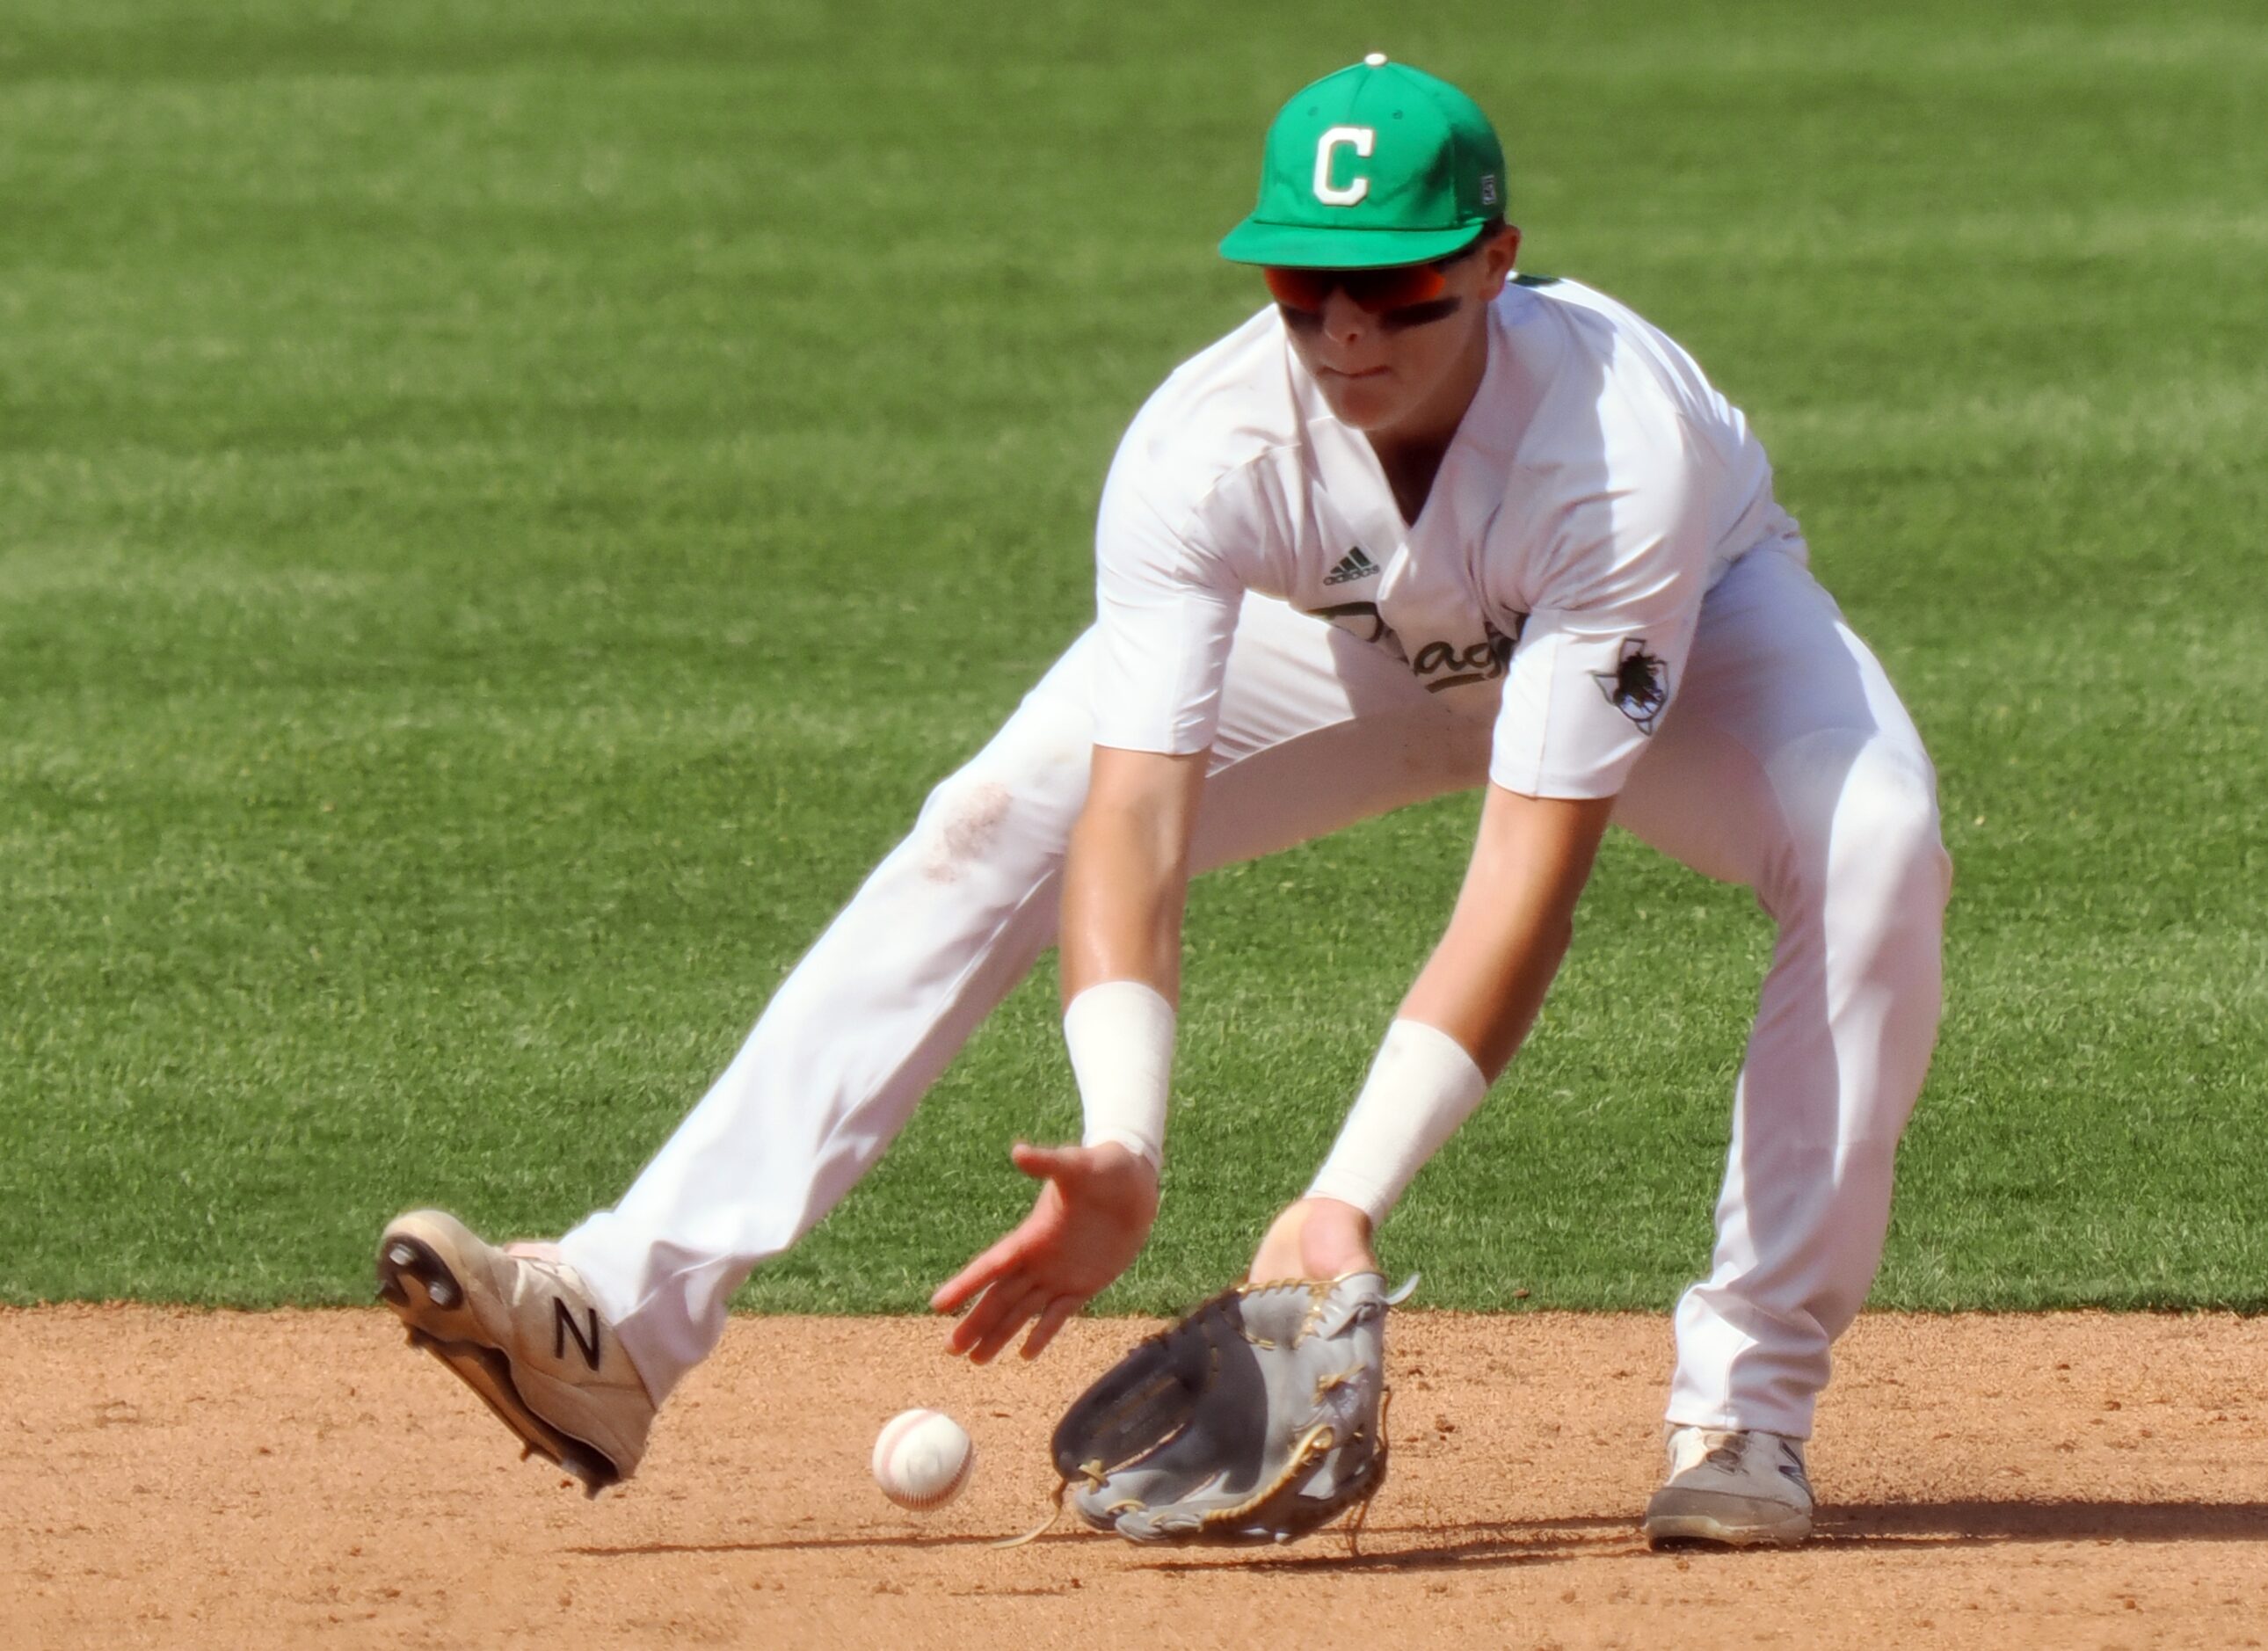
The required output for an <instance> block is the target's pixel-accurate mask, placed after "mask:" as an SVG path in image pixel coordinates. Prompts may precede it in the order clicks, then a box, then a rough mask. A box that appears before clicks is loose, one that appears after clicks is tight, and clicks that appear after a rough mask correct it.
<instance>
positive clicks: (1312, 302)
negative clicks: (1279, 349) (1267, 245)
mask: <svg viewBox="0 0 2268 1651" xmlns="http://www.w3.org/2000/svg"><path fill="white" fill-rule="evenodd" d="M1443 262H1447V260H1444V261H1443ZM1260 273H1261V275H1262V276H1263V277H1264V278H1265V279H1266V281H1267V283H1268V291H1270V293H1272V294H1274V295H1275V299H1276V301H1277V302H1278V304H1281V305H1282V306H1284V307H1285V308H1286V309H1293V310H1307V311H1310V312H1320V311H1321V310H1322V307H1323V305H1324V303H1325V302H1326V301H1327V300H1328V299H1329V298H1330V296H1331V289H1332V288H1334V287H1336V288H1337V289H1338V290H1339V291H1342V292H1344V293H1345V294H1346V295H1347V299H1348V301H1349V302H1351V303H1352V304H1353V305H1354V306H1355V307H1356V308H1357V309H1359V310H1360V311H1361V312H1362V313H1364V314H1366V315H1383V314H1385V313H1387V312H1388V311H1389V310H1401V309H1408V308H1409V307H1410V306H1411V305H1413V304H1424V303H1426V302H1428V301H1429V300H1431V299H1437V298H1440V296H1441V293H1442V291H1444V290H1445V289H1446V288H1447V286H1448V284H1449V282H1448V277H1447V276H1444V275H1443V274H1442V273H1441V265H1440V264H1439V263H1410V264H1396V265H1395V266H1394V267H1393V268H1392V269H1287V268H1285V267H1284V266H1282V265H1278V264H1270V265H1268V266H1267V267H1266V268H1264V269H1262V270H1261V272H1260Z"/></svg>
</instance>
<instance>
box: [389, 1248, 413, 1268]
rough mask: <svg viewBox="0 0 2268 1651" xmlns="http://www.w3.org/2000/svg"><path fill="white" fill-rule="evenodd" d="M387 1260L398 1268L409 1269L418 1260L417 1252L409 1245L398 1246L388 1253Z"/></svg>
mask: <svg viewBox="0 0 2268 1651" xmlns="http://www.w3.org/2000/svg"><path fill="white" fill-rule="evenodd" d="M386 1258H387V1260H388V1261H390V1262H392V1263H393V1264H394V1265H395V1266H397V1267H407V1266H409V1265H410V1264H412V1263H414V1262H415V1261H416V1259H417V1252H416V1250H414V1249H410V1248H409V1245H407V1244H396V1245H394V1247H393V1248H392V1249H389V1250H387V1252H386Z"/></svg>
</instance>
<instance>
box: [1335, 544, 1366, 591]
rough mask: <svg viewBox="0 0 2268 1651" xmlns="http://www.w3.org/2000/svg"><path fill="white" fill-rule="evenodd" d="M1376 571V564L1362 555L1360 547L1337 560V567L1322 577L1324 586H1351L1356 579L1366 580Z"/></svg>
mask: <svg viewBox="0 0 2268 1651" xmlns="http://www.w3.org/2000/svg"><path fill="white" fill-rule="evenodd" d="M1377 571H1378V564H1377V563H1375V562H1373V561H1372V560H1371V559H1370V558H1369V557H1368V556H1365V555H1364V554H1363V549H1362V547H1361V546H1360V545H1357V546H1356V547H1355V548H1354V549H1351V550H1350V551H1348V552H1347V553H1346V554H1345V555H1344V556H1341V557H1340V558H1339V564H1338V566H1337V567H1335V568H1333V569H1332V570H1331V571H1329V573H1326V574H1325V575H1323V583H1324V584H1326V585H1351V584H1353V583H1354V582H1355V581H1356V580H1357V579H1369V578H1370V577H1371V576H1372V575H1373V574H1375V573H1376V572H1377Z"/></svg>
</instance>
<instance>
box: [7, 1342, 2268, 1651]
mask: <svg viewBox="0 0 2268 1651" xmlns="http://www.w3.org/2000/svg"><path fill="white" fill-rule="evenodd" d="M1147 1328H1149V1326H1147V1325H1145V1324H1142V1323H1135V1322H1130V1321H1127V1320H1107V1321H1101V1322H1090V1323H1080V1324H1076V1325H1074V1326H1072V1327H1071V1330H1069V1331H1067V1332H1066V1333H1065V1336H1064V1339H1063V1341H1062V1342H1061V1343H1059V1344H1058V1345H1057V1349H1056V1350H1054V1351H1052V1352H1049V1355H1048V1356H1047V1357H1046V1358H1045V1359H1043V1360H1040V1361H1039V1362H1037V1363H1035V1364H1032V1365H1024V1364H1022V1363H1020V1362H1019V1361H1016V1360H1009V1361H1007V1362H1005V1363H1004V1364H1002V1365H1000V1366H996V1367H992V1368H990V1369H986V1370H978V1369H973V1368H970V1367H967V1366H965V1365H957V1364H954V1363H953V1362H951V1361H949V1360H946V1358H945V1357H944V1356H943V1355H942V1353H941V1352H939V1341H940V1330H939V1326H938V1325H937V1324H936V1323H929V1322H922V1321H917V1320H905V1319H864V1320H860V1319H811V1318H753V1319H739V1320H736V1321H735V1322H734V1323H733V1327H732V1330H731V1333H730V1334H729V1335H728V1336H727V1338H726V1339H725V1344H724V1346H723V1347H722V1349H721V1350H720V1351H719V1352H718V1355H717V1357H716V1358H715V1359H713V1360H711V1362H710V1363H709V1364H708V1365H706V1366H704V1367H703V1368H702V1369H701V1370H699V1371H698V1372H696V1374H695V1375H694V1376H693V1377H692V1378H691V1379H690V1380H689V1382H687V1384H686V1386H685V1388H684V1389H682V1390H681V1393H680V1394H679V1396H678V1397H677V1398H676V1400H675V1401H674V1402H673V1404H671V1405H670V1407H669V1409H668V1410H667V1411H666V1413H665V1415H664V1417H663V1419H662V1421H661V1423H660V1424H659V1427H658V1429H657V1431H656V1434H655V1438H654V1442H653V1447H652V1451H651V1454H650V1455H649V1456H648V1457H647V1459H646V1463H645V1466H644V1470H643V1471H642V1472H641V1474H640V1476H639V1478H637V1481H636V1482H635V1483H634V1484H633V1485H631V1486H630V1487H629V1488H628V1489H626V1490H623V1491H620V1492H616V1493H609V1494H608V1495H607V1496H605V1497H603V1498H601V1499H600V1500H598V1501H596V1502H586V1501H585V1500H584V1499H583V1498H582V1497H581V1496H580V1495H579V1494H578V1493H575V1492H573V1491H571V1490H569V1489H567V1488H564V1486H563V1479H562V1477H561V1476H560V1475H559V1474H558V1473H557V1472H556V1471H551V1470H546V1469H544V1468H542V1467H541V1466H540V1465H539V1464H534V1463H529V1464H525V1465H523V1464H520V1463H517V1462H516V1461H515V1455H516V1452H515V1450H514V1448H512V1445H511V1443H510V1442H509V1441H508V1440H507V1438H506V1436H505V1435H504V1433H503V1432H502V1430H501V1429H500V1428H499V1427H498V1426H497V1425H496V1423H495V1422H493V1421H492V1420H491V1419H490V1418H489V1417H488V1415H487V1414H486V1412H485V1411H482V1410H481V1408H480V1407H479V1404H478V1403H477V1401H475V1399H474V1398H473V1397H472V1396H471V1395H470V1394H469V1393H468V1392H466V1391H465V1390H464V1389H461V1388H460V1387H459V1386H458V1385H457V1383H456V1382H453V1380H451V1379H450V1377H449V1376H448V1375H446V1373H445V1372H444V1371H443V1370H442V1369H441V1367H439V1366H438V1364H436V1363H434V1362H433V1361H432V1360H431V1359H428V1358H426V1357H424V1356H423V1355H422V1354H416V1353H413V1352H409V1350H407V1349H406V1348H405V1347H404V1346H403V1345H402V1342H401V1336H400V1334H399V1332H398V1330H396V1329H395V1328H394V1322H393V1320H392V1319H391V1317H390V1316H386V1315H384V1314H382V1313H379V1312H378V1311H376V1310H372V1311H368V1312H321V1313H305V1312H285V1313H269V1314H256V1315H254V1314H235V1313H196V1312H188V1311H180V1310H171V1309H152V1308H134V1307H63V1308H40V1309H31V1310H18V1311H11V1312H5V1313H0V1331H4V1334H0V1390H4V1391H5V1392H6V1393H7V1395H8V1396H9V1397H8V1400H7V1409H6V1411H5V1412H4V1413H5V1415H6V1418H7V1419H6V1422H5V1427H4V1431H5V1438H6V1443H5V1445H4V1448H0V1496H4V1506H5V1507H6V1509H7V1515H8V1517H7V1520H6V1525H5V1530H4V1534H0V1643H4V1644H5V1645H7V1646H11V1647H14V1646H26V1647H33V1646H36V1647H50V1646H56V1647H60V1646H103V1647H116V1646H144V1645H146V1646H168V1647H172V1646H181V1647H208V1646H211V1647H221V1646H226V1647H247V1646H303V1645H315V1646H328V1645H338V1646H405V1647H481V1646H520V1645H538V1644H541V1645H545V1646H578V1647H584V1646H602V1645H604V1646H614V1645H630V1646H645V1645H763V1646H781V1647H788V1646H793V1647H802V1646H858V1647H874V1646H879V1645H889V1646H892V1647H898V1646H920V1645H948V1644H949V1645H954V1646H969V1645H974V1646H980V1647H1020V1646H1063V1647H1101V1646H1110V1645H1138V1646H1145V1647H1180V1646H1229V1645H1237V1646H1247V1645H1263V1646H1274V1645H1289V1646H1299V1647H1322V1646H1331V1645H1365V1646H1371V1647H1376V1646H1378V1645H1380V1644H1381V1643H1382V1642H1390V1643H1391V1644H1392V1645H1393V1646H1394V1647H1395V1651H1410V1648H1414V1647H1430V1646H1434V1645H1444V1646H1447V1645H1455V1646H1459V1647H1474V1646H1497V1645H1505V1646H1527V1647H1542V1646H1557V1647H1578V1646H1594V1645H1595V1646H1632V1647H1651V1646H1668V1645H1672V1644H1675V1645H1690V1646H1741V1647H1748V1646H1753V1645H1757V1644H1781V1645H1791V1646H1797V1645H1800V1646H1884V1645H1963V1646H1968V1645H1975V1646H2020V1645H2021V1646H2032V1645H2037V1646H2051V1645H2052V1646H2058V1647H2079V1646H2132V1647H2139V1646H2175V1645H2182V1646H2188V1645H2215V1646H2219V1645H2233V1646H2257V1645H2260V1644H2262V1643H2263V1642H2264V1640H2268V1321H2263V1320H2257V1319H2256V1320H2241V1319H2235V1318H2229V1317H2224V1316H2196V1317H2189V1316H2184V1317H2138V1316H2097V1315H2077V1316H2072V1315H2060V1316H2036V1317H2035V1316H2026V1317H2000V1316H1960V1317H1906V1316H1870V1317H1868V1318H1867V1319H1866V1320H1864V1321H1862V1322H1861V1323H1860V1324H1859V1326H1858V1328H1857V1329H1856V1330H1853V1331H1852V1334H1851V1335H1850V1337H1849V1338H1847V1339H1846V1340H1845V1343H1844V1345H1843V1348H1842V1352H1841V1358H1840V1363H1839V1368H1838V1375H1837V1381H1836V1383H1835V1386H1834V1389H1833V1390H1832V1391H1831V1393H1830V1396H1829V1397H1828V1399H1827V1402H1826V1404H1825V1405H1824V1407H1823V1411H1822V1413H1821V1417H1820V1431H1819V1436H1818V1439H1817V1441H1816V1442H1815V1446H1814V1448H1813V1451H1812V1457H1811V1461H1812V1468H1813V1474H1814V1478H1815V1481H1816V1483H1817V1484H1818V1486H1819V1489H1820V1492H1821V1495H1822V1497H1823V1511H1822V1518H1821V1522H1820V1532H1819V1535H1818V1536H1817V1537H1815V1539H1814V1541H1813V1542H1812V1543H1811V1544H1810V1545H1808V1547H1806V1548H1804V1549H1802V1550H1800V1551H1794V1552H1786V1553H1780V1552H1771V1553H1749V1554H1723V1553H1709V1552H1698V1551H1696V1552H1688V1553H1660V1554H1657V1553H1650V1552H1648V1551H1647V1550H1646V1545H1645V1544H1644V1543H1643V1541H1642V1540H1640V1539H1639V1537H1638V1535H1637V1532H1636V1529H1635V1526H1634V1523H1633V1516H1634V1515H1635V1514H1636V1512H1637V1510H1638V1508H1639V1507H1641V1506H1642V1504H1643V1503H1644V1500H1645V1498H1646V1493H1647V1492H1648V1491H1649V1490H1650V1489H1651V1488H1652V1486H1653V1475H1654V1470H1655V1464H1656V1463H1655V1459H1656V1445H1655V1437H1656V1434H1657V1431H1658V1420H1657V1417H1658V1412H1659V1406H1660V1403H1661V1392H1662V1388H1663V1383H1664V1381H1665V1379H1666V1375H1667V1371H1668V1358H1669V1338H1668V1327H1667V1325H1666V1323H1664V1322H1663V1321H1661V1320H1660V1319H1657V1318H1652V1317H1641V1316H1607V1317H1591V1316H1569V1315H1558V1314H1542V1313H1538V1314H1533V1315H1524V1316H1517V1317H1508V1318H1506V1317H1476V1316H1465V1315H1456V1314H1434V1313H1425V1312H1412V1311H1405V1312H1403V1313H1402V1314H1399V1315H1397V1316H1396V1317H1395V1321H1394V1325H1393V1330H1392V1332H1391V1334H1392V1345H1391V1348H1390V1362H1391V1373H1392V1379H1393V1382H1394V1385H1395V1399H1394V1403H1393V1407H1392V1412H1391V1420H1392V1436H1393V1441H1394V1468H1393V1471H1392V1474H1391V1475H1390V1477H1389V1478H1388V1484H1387V1486H1386V1488H1385V1490H1384V1491H1382V1492H1381V1494H1380V1496H1379V1499H1378V1501H1377V1503H1376V1504H1375V1506H1374V1507H1373V1511H1372V1515H1371V1518H1370V1522H1369V1524H1368V1527H1367V1529H1366V1530H1365V1531H1364V1533H1363V1537H1362V1541H1361V1548H1360V1552H1359V1556H1358V1555H1353V1554H1351V1553H1350V1552H1349V1549H1348V1544H1347V1542H1346V1541H1345V1539H1344V1537H1341V1536H1340V1535H1338V1534H1337V1533H1336V1532H1326V1533H1324V1534H1323V1535H1322V1536H1320V1537H1314V1538H1310V1539H1309V1540H1307V1541H1306V1542H1304V1543H1301V1544H1298V1545H1296V1546H1293V1547H1289V1548H1284V1549H1278V1550H1270V1551H1260V1552H1255V1551H1157V1550H1146V1549H1139V1548H1135V1547H1133V1546H1130V1545H1129V1544H1124V1543H1123V1542H1120V1541H1118V1540H1117V1539H1116V1538H1114V1537H1103V1536H1098V1535H1094V1534H1090V1533H1088V1532H1086V1531H1085V1530H1083V1529H1078V1528H1076V1527H1075V1525H1074V1523H1073V1522H1071V1520H1070V1519H1069V1518H1068V1517H1066V1519H1065V1521H1064V1522H1063V1523H1062V1524H1060V1525H1059V1526H1057V1528H1056V1529H1055V1530H1053V1531H1052V1532H1051V1533H1049V1535H1047V1536H1044V1537H1041V1538H1040V1539H1039V1540H1038V1541H1036V1542H1035V1543H1033V1544H1031V1545H1029V1546H1027V1547H1023V1548H1019V1549H1014V1550H1010V1551H999V1550H996V1549H994V1548H993V1547H991V1546H990V1543H991V1542H992V1541H993V1540H995V1539H996V1538H998V1537H1005V1536H1010V1535H1013V1534H1016V1533H1019V1532H1020V1531H1022V1530H1024V1529H1027V1528H1028V1527H1029V1526H1030V1525H1032V1524H1033V1523H1035V1522H1036V1521H1037V1520H1038V1519H1039V1518H1040V1517H1042V1515H1043V1514H1044V1512H1045V1500H1044V1499H1045V1493H1046V1492H1047V1491H1048V1489H1049V1486H1050V1485H1051V1484H1052V1482H1053V1479H1052V1474H1051V1473H1050V1471H1049V1469H1048V1466H1047V1459H1046V1442H1047V1435H1048V1432H1049V1428H1050V1427H1051V1426H1052V1425H1053V1421H1054V1419H1055V1417H1056V1415H1057V1412H1058V1411H1060V1409H1061V1408H1062V1406H1063V1405H1064V1403H1065V1402H1066V1401H1067V1400H1068V1399H1069V1398H1070V1397H1071V1395H1072V1393H1073V1392H1074V1391H1075V1390H1076V1389H1078V1388H1079V1386H1080V1385H1081V1384H1082V1383H1083V1382H1086V1380H1088V1379H1091V1377H1092V1376H1093V1375H1094V1374H1095V1373H1096V1372H1097V1371H1098V1370H1100V1369H1101V1367H1103V1365H1104V1364H1105V1363H1107V1362H1108V1360H1109V1359H1110V1358H1111V1357H1113V1356H1115V1354H1116V1352H1118V1351H1119V1350H1120V1349H1121V1348H1122V1347H1123V1345H1125V1344H1126V1343H1127V1342H1129V1341H1130V1339H1131V1338H1133V1337H1134V1336H1136V1335H1138V1334H1139V1333H1141V1332H1142V1331H1143V1330H1146V1329H1147ZM911 1404H929V1405H935V1406H938V1407H939V1408H941V1409H945V1410H948V1411H952V1412H953V1413H954V1414H955V1415H957V1416H959V1417H960V1418H961V1419H962V1420H963V1421H964V1422H965V1423H966V1424H967V1425H968V1428H969V1430H970V1432H971V1433H972V1434H974V1435H975V1436H976V1443H977V1449H978V1452H979V1459H978V1464H977V1470H976V1478H975V1480H974V1483H973V1484H972V1485H971V1487H970V1489H969V1491H968V1493H967V1494H966V1495H965V1496H963V1497H962V1498H961V1500H959V1501H958V1502H956V1503H954V1505H953V1506H952V1507H947V1508H946V1509H944V1510H943V1511H941V1512H939V1513H937V1514H933V1515H929V1516H927V1517H917V1516H915V1515H908V1514H904V1513H901V1512H900V1511H899V1510H897V1509H896V1508H895V1507H891V1506H890V1505H889V1504H888V1503H887V1502H885V1501H884V1500H882V1498H881V1496H880V1493H878V1492H876V1491H875V1489H874V1488H873V1485H872V1484H871V1483H870V1482H869V1480H868V1478H867V1477H866V1468H865V1463H866V1455H867V1451H868V1448H869V1447H870V1445H871V1442H872V1441H873V1434H874V1430H875V1428H876V1427H877V1426H879V1425H880V1423H881V1422H882V1421H883V1420H885V1419H887V1418H888V1417H889V1416H890V1415H891V1414H892V1413H893V1412H895V1411H898V1410H901V1409H903V1408H904V1407H906V1406H908V1405H911Z"/></svg>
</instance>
